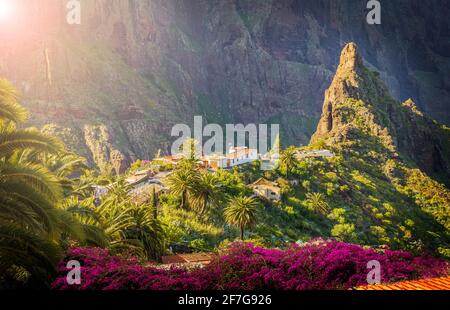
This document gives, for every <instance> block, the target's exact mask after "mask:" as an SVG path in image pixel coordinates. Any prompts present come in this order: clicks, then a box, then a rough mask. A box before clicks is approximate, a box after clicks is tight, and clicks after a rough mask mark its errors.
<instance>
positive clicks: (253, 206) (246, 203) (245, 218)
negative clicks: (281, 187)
mask: <svg viewBox="0 0 450 310" xmlns="http://www.w3.org/2000/svg"><path fill="white" fill-rule="evenodd" d="M257 207H258V203H257V201H256V200H255V198H253V197H242V196H239V197H235V198H233V199H232V200H231V201H230V203H229V205H228V207H226V208H225V212H224V215H225V220H226V221H227V223H228V224H230V225H235V226H237V227H239V229H240V231H241V234H240V236H241V240H244V229H245V228H246V227H251V226H253V225H254V224H255V223H256V218H257V213H258V209H257Z"/></svg>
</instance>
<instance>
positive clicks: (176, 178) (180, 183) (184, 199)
mask: <svg viewBox="0 0 450 310" xmlns="http://www.w3.org/2000/svg"><path fill="white" fill-rule="evenodd" d="M198 180H199V172H198V170H197V167H196V165H195V163H194V162H193V161H191V160H189V159H186V160H182V161H181V162H180V163H179V164H178V165H177V168H176V169H175V171H174V172H173V173H172V174H171V175H170V176H169V177H168V185H169V187H170V191H171V192H172V194H174V195H176V196H178V197H180V199H181V203H180V207H181V208H182V209H185V210H186V209H187V208H188V206H189V197H190V195H191V194H192V193H193V191H194V189H195V186H196V184H198Z"/></svg>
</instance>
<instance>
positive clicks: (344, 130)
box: [311, 43, 450, 180]
mask: <svg viewBox="0 0 450 310" xmlns="http://www.w3.org/2000/svg"><path fill="white" fill-rule="evenodd" d="M319 140H324V141H325V142H326V143H327V144H329V145H333V146H338V145H339V143H341V142H352V145H354V146H356V145H359V146H361V148H362V149H368V148H369V149H370V147H368V145H367V140H371V141H372V142H373V141H378V142H376V143H380V144H379V145H378V146H375V145H372V146H371V147H376V148H383V149H384V150H385V152H386V156H388V157H397V156H399V155H402V156H403V157H405V158H409V159H412V160H414V161H415V162H416V163H417V164H418V166H420V167H421V168H423V170H424V171H426V172H431V173H434V174H439V175H446V177H448V179H449V180H450V160H449V158H450V143H449V142H448V141H450V130H448V128H447V129H446V128H443V126H441V125H439V124H437V123H435V122H433V120H431V119H430V118H429V117H427V116H426V115H424V114H423V113H422V112H420V111H419V110H418V109H417V107H416V106H415V105H414V103H413V102H412V101H411V100H409V101H407V102H405V103H404V104H401V103H400V102H399V101H396V100H395V99H393V98H392V97H391V96H390V94H389V92H388V90H387V88H386V86H385V85H384V83H383V82H382V81H381V80H380V78H379V76H378V73H376V72H373V71H371V70H369V69H368V68H366V67H365V66H364V64H363V60H362V58H361V56H360V55H359V53H358V48H357V46H356V44H354V43H349V44H347V45H346V46H345V47H344V49H343V50H342V53H341V57H340V63H339V66H338V68H337V70H336V74H335V76H334V78H333V81H332V83H331V85H330V87H329V88H328V89H327V90H326V92H325V99H324V104H323V110H322V117H321V119H320V121H319V124H318V126H317V131H316V133H315V134H314V135H313V136H312V138H311V143H312V144H314V143H316V142H318V141H319Z"/></svg>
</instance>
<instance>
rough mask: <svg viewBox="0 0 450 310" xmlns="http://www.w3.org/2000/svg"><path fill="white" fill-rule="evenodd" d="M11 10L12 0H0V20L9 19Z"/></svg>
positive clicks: (11, 13)
mask: <svg viewBox="0 0 450 310" xmlns="http://www.w3.org/2000/svg"><path fill="white" fill-rule="evenodd" d="M13 11H14V10H13V5H12V1H10V0H0V21H2V20H8V19H10V18H11V17H12V15H13Z"/></svg>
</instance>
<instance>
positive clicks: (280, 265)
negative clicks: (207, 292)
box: [53, 240, 448, 290]
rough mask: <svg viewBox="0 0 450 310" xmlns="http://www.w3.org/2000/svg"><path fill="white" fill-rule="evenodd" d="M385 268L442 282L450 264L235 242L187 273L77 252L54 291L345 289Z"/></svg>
mask: <svg viewBox="0 0 450 310" xmlns="http://www.w3.org/2000/svg"><path fill="white" fill-rule="evenodd" d="M72 259H75V260H78V261H80V263H81V265H82V268H81V276H82V281H81V285H68V284H67V282H66V274H67V272H68V270H67V269H66V263H65V262H66V261H69V260H72ZM370 260H378V261H379V262H380V264H381V278H382V282H383V283H386V282H394V281H401V280H407V279H415V278H427V277H438V276H442V275H446V274H447V273H448V263H447V262H446V261H443V260H439V259H436V258H432V257H427V256H413V255H412V254H410V253H408V252H405V251H391V250H385V251H383V252H377V251H375V250H374V249H364V248H362V247H360V246H358V245H353V244H346V243H342V242H337V241H323V240H316V241H313V242H310V243H306V244H304V245H292V246H291V247H290V248H289V249H287V250H278V249H264V248H260V247H255V246H253V245H252V244H246V243H234V244H232V245H231V246H230V247H229V248H228V250H227V251H226V253H225V254H224V255H222V256H220V257H218V258H217V260H215V261H214V262H212V263H211V264H210V265H208V266H206V267H204V268H196V269H193V270H187V269H183V268H177V267H171V268H169V269H167V268H166V269H162V268H157V267H156V266H150V267H144V266H142V265H141V264H139V263H138V261H137V260H136V259H133V258H131V259H125V258H120V257H117V256H111V255H109V253H108V251H107V250H103V249H95V248H73V249H71V250H69V252H68V253H67V257H66V259H65V261H64V262H61V265H60V267H59V271H60V277H58V278H57V279H56V281H55V282H54V283H53V288H55V289H91V290H116V289H121V290H122V289H150V290H158V289H188V290H200V289H244V290H245V289H249V290H250V289H274V290H302V289H347V288H351V287H354V286H357V285H364V284H367V280H366V277H367V273H368V271H369V270H368V269H367V262H369V261H370Z"/></svg>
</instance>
